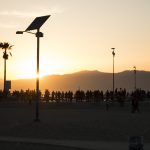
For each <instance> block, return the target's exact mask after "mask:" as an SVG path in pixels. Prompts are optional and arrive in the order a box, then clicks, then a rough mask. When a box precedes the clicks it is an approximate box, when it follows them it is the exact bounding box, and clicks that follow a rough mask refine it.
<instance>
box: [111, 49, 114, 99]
mask: <svg viewBox="0 0 150 150" xmlns="http://www.w3.org/2000/svg"><path fill="white" fill-rule="evenodd" d="M111 49H112V55H113V100H114V91H115V75H114V57H115V52H114V50H115V48H111Z"/></svg>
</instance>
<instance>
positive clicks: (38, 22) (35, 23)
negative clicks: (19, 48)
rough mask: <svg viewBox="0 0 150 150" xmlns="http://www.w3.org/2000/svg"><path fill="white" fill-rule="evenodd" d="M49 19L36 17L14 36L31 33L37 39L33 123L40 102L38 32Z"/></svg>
mask: <svg viewBox="0 0 150 150" xmlns="http://www.w3.org/2000/svg"><path fill="white" fill-rule="evenodd" d="M49 17H50V15H48V16H42V17H36V18H35V19H34V21H33V22H32V23H31V24H30V25H29V27H28V28H27V29H26V30H25V31H17V32H16V34H23V33H24V32H26V33H31V34H35V36H36V37H37V71H36V73H37V77H36V109H35V121H39V120H40V119H39V101H40V95H39V94H40V92H39V49H40V37H43V33H42V32H40V28H41V26H42V25H43V24H44V23H45V21H46V20H47V19H48V18H49ZM30 30H37V32H36V33H32V32H30Z"/></svg>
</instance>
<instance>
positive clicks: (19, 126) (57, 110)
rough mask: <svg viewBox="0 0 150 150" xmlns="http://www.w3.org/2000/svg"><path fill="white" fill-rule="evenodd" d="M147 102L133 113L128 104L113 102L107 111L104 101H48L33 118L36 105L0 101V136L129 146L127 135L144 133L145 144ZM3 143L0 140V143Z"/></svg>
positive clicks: (149, 139) (149, 130) (149, 134)
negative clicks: (70, 102)
mask: <svg viewBox="0 0 150 150" xmlns="http://www.w3.org/2000/svg"><path fill="white" fill-rule="evenodd" d="M149 106H150V104H149V103H144V104H141V105H140V110H141V112H140V113H135V114H132V113H131V108H130V106H129V104H126V105H125V107H124V108H121V107H120V106H119V105H117V104H114V106H111V108H110V109H109V111H106V110H105V105H103V104H92V105H89V104H48V105H41V107H40V120H41V121H40V122H34V121H33V120H34V118H35V105H31V106H30V105H23V104H20V105H18V104H9V105H6V104H0V118H1V119H0V136H5V137H6V136H7V137H23V138H36V139H53V140H58V141H62V140H66V141H81V142H84V141H91V142H96V141H105V143H111V142H114V143H115V142H120V143H126V145H127V146H128V139H129V137H130V136H135V135H137V136H143V138H144V143H145V144H147V143H150V119H149V116H150V107H149ZM5 144H6V143H0V147H1V146H4V145H5ZM11 144H13V143H11ZM11 144H10V145H11ZM6 145H7V144H6ZM30 147H32V145H31V146H30ZM63 148H65V147H63ZM31 149H32V148H31Z"/></svg>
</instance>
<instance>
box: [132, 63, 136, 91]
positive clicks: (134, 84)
mask: <svg viewBox="0 0 150 150" xmlns="http://www.w3.org/2000/svg"><path fill="white" fill-rule="evenodd" d="M133 69H134V89H135V91H136V66H134V67H133Z"/></svg>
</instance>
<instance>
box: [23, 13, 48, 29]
mask: <svg viewBox="0 0 150 150" xmlns="http://www.w3.org/2000/svg"><path fill="white" fill-rule="evenodd" d="M49 17H50V15H47V16H41V17H36V18H35V19H34V20H33V22H32V23H31V24H30V25H29V26H28V28H27V29H26V30H25V31H30V30H35V29H40V27H41V26H42V25H43V24H44V23H45V21H46V20H47V19H48V18H49Z"/></svg>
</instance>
